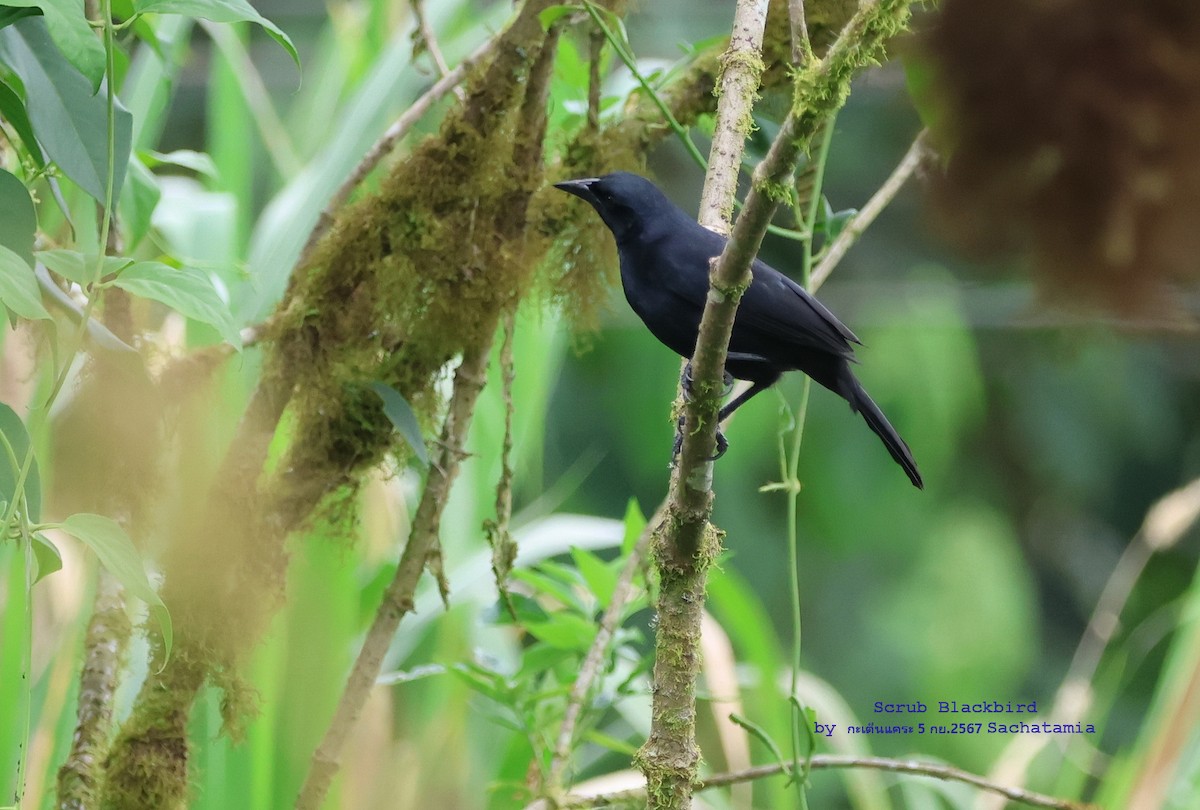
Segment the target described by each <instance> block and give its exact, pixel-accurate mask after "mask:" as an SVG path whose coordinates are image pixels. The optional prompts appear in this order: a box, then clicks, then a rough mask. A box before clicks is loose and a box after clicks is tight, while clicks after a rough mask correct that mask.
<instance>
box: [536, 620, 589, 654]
mask: <svg viewBox="0 0 1200 810" xmlns="http://www.w3.org/2000/svg"><path fill="white" fill-rule="evenodd" d="M525 630H526V631H528V632H529V634H530V635H532V636H533V637H534V638H536V639H537V640H538V641H543V642H545V643H546V644H549V645H550V646H551V647H555V648H557V649H560V650H576V651H579V652H586V651H587V649H588V647H590V646H591V645H592V641H593V640H594V639H595V638H596V623H595V622H593V621H591V620H589V619H585V618H584V617H583V616H580V615H578V614H575V613H556V614H554V615H553V616H551V617H550V619H549V620H548V621H544V622H526V624H525Z"/></svg>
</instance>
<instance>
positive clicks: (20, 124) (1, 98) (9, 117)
mask: <svg viewBox="0 0 1200 810" xmlns="http://www.w3.org/2000/svg"><path fill="white" fill-rule="evenodd" d="M3 10H4V9H2V8H0V11H3ZM0 118H3V119H4V120H5V121H7V122H8V123H10V124H12V128H13V129H15V130H16V131H17V135H19V136H20V137H21V143H22V144H23V145H24V146H25V149H26V151H28V152H29V155H30V157H32V158H33V162H34V163H36V164H37V167H38V168H39V169H41V168H43V167H45V165H46V157H45V156H44V155H43V154H42V147H41V144H39V143H38V142H37V136H35V135H34V134H33V124H31V123H30V122H29V113H28V112H27V111H26V110H25V102H24V100H22V98H21V94H20V93H18V92H17V91H16V90H14V89H13V88H11V87H9V86H8V84H7V83H6V82H5V81H4V80H3V79H0Z"/></svg>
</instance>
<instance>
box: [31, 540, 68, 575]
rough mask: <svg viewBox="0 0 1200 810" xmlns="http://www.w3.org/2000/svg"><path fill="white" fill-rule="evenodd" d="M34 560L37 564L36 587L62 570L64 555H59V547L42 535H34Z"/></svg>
mask: <svg viewBox="0 0 1200 810" xmlns="http://www.w3.org/2000/svg"><path fill="white" fill-rule="evenodd" d="M33 559H34V561H35V562H36V563H37V573H36V574H34V577H33V582H34V584H35V585H36V584H37V583H38V582H40V581H41V580H43V579H45V578H46V577H48V576H50V575H51V574H53V573H54V572H55V571H58V570H61V569H62V554H61V553H59V550H58V546H56V545H54V544H53V543H51V542H50V541H49V540H47V539H46V538H45V537H44V536H42V535H41V534H34V535H33Z"/></svg>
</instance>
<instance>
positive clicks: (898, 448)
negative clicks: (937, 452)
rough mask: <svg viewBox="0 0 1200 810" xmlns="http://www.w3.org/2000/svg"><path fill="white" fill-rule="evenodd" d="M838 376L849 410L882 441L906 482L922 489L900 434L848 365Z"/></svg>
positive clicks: (909, 453)
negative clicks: (901, 468)
mask: <svg viewBox="0 0 1200 810" xmlns="http://www.w3.org/2000/svg"><path fill="white" fill-rule="evenodd" d="M839 376H841V379H840V380H839V382H840V383H841V387H842V391H841V392H840V393H841V394H842V396H844V397H845V398H846V401H847V402H849V403H850V408H851V409H852V410H853V411H855V412H856V413H860V414H862V418H863V419H864V420H866V423H867V426H868V427H870V428H871V430H873V431H874V432H875V435H876V436H878V437H879V438H880V439H882V440H883V444H884V446H885V447H887V449H888V452H889V453H891V454H892V458H894V459H895V460H896V463H897V464H899V465H900V466H901V467H903V468H904V472H905V473H906V474H907V475H908V480H910V481H912V482H913V486H915V487H916V488H917V489H924V488H925V482H924V481H922V480H921V472H920V470H918V469H917V462H916V461H915V460H914V459H913V456H912V451H911V450H909V449H908V445H907V444H905V443H904V439H901V438H900V434H899V433H897V432H896V429H895V428H894V427H892V423H891V422H889V421H888V420H887V417H886V416H884V415H883V411H881V410H879V406H878V405H876V404H875V400H873V399H871V397H870V396H869V395H868V394H867V392H866V389H864V388H863V387H862V383H860V382H859V381H858V379H857V378H856V377H855V376H854V374H853V372H851V371H850V367H849V365H846V366H844V367H843V373H842V374H841V375H839Z"/></svg>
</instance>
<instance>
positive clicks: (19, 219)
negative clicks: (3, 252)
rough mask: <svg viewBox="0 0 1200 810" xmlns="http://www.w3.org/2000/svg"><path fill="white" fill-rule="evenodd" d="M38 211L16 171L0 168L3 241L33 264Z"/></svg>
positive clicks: (1, 238) (0, 210)
mask: <svg viewBox="0 0 1200 810" xmlns="http://www.w3.org/2000/svg"><path fill="white" fill-rule="evenodd" d="M36 233H37V213H36V212H35V211H34V209H33V198H32V197H30V196H29V189H27V188H25V184H24V183H22V182H21V181H20V180H18V179H17V178H16V176H15V175H12V174H9V173H8V172H6V171H4V170H3V169H0V245H3V246H4V247H6V248H8V249H9V250H11V251H12V252H13V253H15V254H17V255H18V256H20V257H21V258H22V259H24V260H25V263H26V264H28V265H29V266H30V267H32V266H33V238H34V235H35V234H36Z"/></svg>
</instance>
